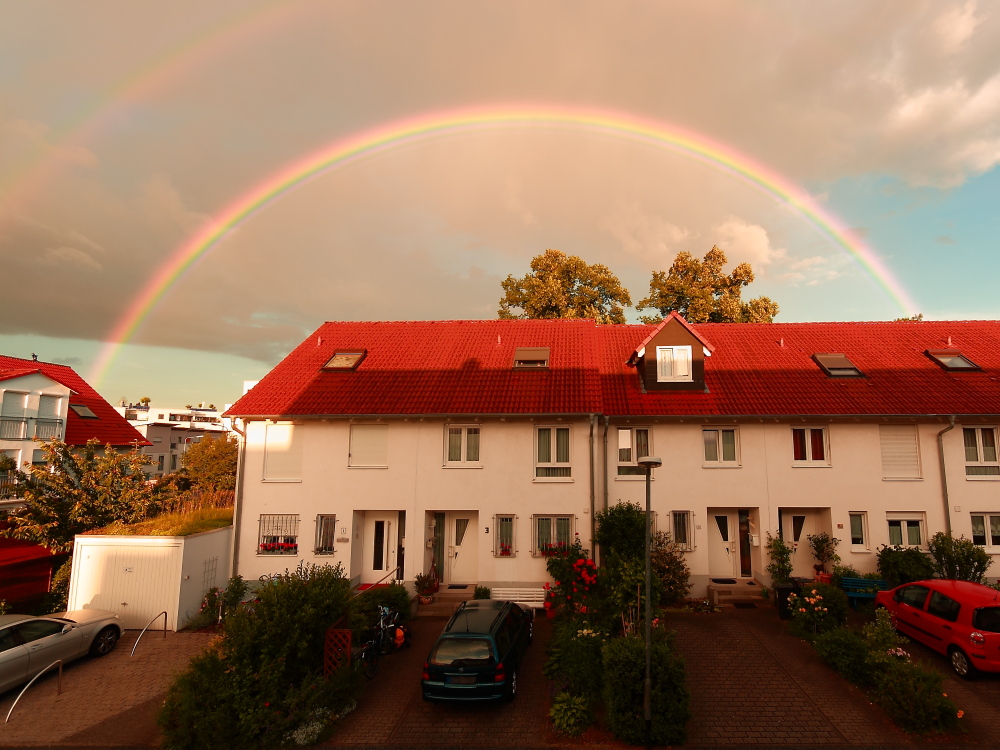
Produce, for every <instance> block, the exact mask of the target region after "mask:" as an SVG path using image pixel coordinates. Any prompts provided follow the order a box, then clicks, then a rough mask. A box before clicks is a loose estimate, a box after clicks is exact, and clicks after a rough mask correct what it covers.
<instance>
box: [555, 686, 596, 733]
mask: <svg viewBox="0 0 1000 750" xmlns="http://www.w3.org/2000/svg"><path fill="white" fill-rule="evenodd" d="M549 717H550V718H551V719H552V724H553V725H554V726H555V728H556V730H557V731H559V732H562V733H563V734H569V735H576V734H580V733H581V732H582V731H583V730H584V729H586V728H587V725H588V724H590V708H589V706H588V705H587V701H586V700H585V699H584V698H582V697H580V696H579V695H573V694H572V693H567V692H565V691H564V692H561V693H559V694H558V695H556V697H555V698H553V699H552V708H551V709H549Z"/></svg>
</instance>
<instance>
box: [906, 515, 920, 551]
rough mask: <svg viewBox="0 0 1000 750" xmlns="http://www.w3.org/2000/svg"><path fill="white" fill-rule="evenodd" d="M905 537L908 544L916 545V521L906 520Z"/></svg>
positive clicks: (917, 533)
mask: <svg viewBox="0 0 1000 750" xmlns="http://www.w3.org/2000/svg"><path fill="white" fill-rule="evenodd" d="M906 538H907V540H908V544H911V545H913V546H917V545H919V544H920V524H919V523H917V522H916V521H908V522H907V523H906Z"/></svg>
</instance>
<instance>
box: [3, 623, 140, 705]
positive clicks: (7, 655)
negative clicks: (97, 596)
mask: <svg viewBox="0 0 1000 750" xmlns="http://www.w3.org/2000/svg"><path fill="white" fill-rule="evenodd" d="M121 634H122V629H121V625H120V624H119V622H118V615H116V614H115V613H114V612H108V611H107V610H104V609H81V610H77V611H75V612H58V613H56V614H53V615H46V616H45V617H32V616H30V615H0V693H2V692H4V691H5V690H10V689H11V688H12V687H16V686H18V685H20V684H21V683H24V682H27V681H28V680H30V679H31V678H32V677H34V676H35V675H37V674H38V673H39V672H41V671H42V670H43V669H45V668H46V667H47V666H49V665H50V664H52V663H53V662H55V661H57V660H59V659H62V661H63V663H64V664H65V663H66V662H68V661H71V660H72V659H76V658H79V657H81V656H85V655H86V654H93V655H94V656H104V655H106V654H109V653H111V651H112V650H114V647H115V644H116V643H118V639H119V638H120V637H121Z"/></svg>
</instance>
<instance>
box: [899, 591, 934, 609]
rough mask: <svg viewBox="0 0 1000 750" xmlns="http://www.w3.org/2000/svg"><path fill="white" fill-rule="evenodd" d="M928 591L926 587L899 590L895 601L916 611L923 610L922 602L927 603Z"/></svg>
mask: <svg viewBox="0 0 1000 750" xmlns="http://www.w3.org/2000/svg"><path fill="white" fill-rule="evenodd" d="M928 591H930V589H929V588H927V587H926V586H907V587H906V588H905V589H900V591H899V593H897V594H896V601H899V602H902V603H903V604H908V605H910V606H911V607H916V608H917V609H923V608H924V602H925V601H927V592H928Z"/></svg>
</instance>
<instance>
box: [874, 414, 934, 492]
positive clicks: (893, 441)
mask: <svg viewBox="0 0 1000 750" xmlns="http://www.w3.org/2000/svg"><path fill="white" fill-rule="evenodd" d="M910 438H912V442H911V441H910ZM878 442H879V455H880V457H881V462H882V481H884V482H912V481H916V480H920V479H923V470H922V467H921V464H920V435H919V433H918V432H917V426H916V425H914V424H880V425H879V426H878ZM900 459H902V460H900ZM907 462H909V463H907ZM905 466H910V467H911V469H910V472H911V473H906V472H904V471H903V470H902V468H901V467H905Z"/></svg>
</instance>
